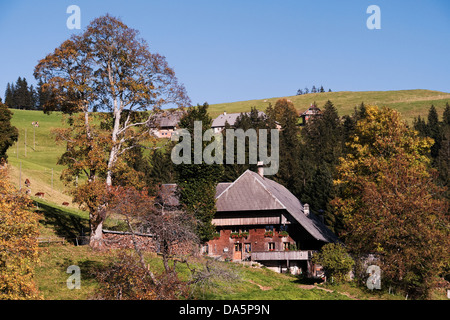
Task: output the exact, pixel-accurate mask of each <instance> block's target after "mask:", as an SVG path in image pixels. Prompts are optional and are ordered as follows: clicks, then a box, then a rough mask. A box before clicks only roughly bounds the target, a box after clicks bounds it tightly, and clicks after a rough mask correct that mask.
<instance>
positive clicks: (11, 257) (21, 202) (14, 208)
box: [0, 169, 39, 300]
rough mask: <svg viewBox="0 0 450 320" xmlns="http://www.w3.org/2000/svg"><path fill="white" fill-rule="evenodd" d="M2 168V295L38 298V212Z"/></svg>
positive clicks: (0, 211) (8, 298) (0, 279)
mask: <svg viewBox="0 0 450 320" xmlns="http://www.w3.org/2000/svg"><path fill="white" fill-rule="evenodd" d="M31 205H32V203H31V201H30V200H29V199H28V198H27V197H26V195H24V194H23V193H21V192H19V191H18V190H17V189H15V188H14V187H13V186H12V185H11V184H10V183H9V182H8V176H7V170H6V169H0V299H7V300H17V299H37V298H39V292H38V289H37V287H36V285H35V282H34V268H35V266H36V264H37V262H38V241H37V237H38V216H37V214H36V213H34V212H33V211H32V210H31V209H30V207H31Z"/></svg>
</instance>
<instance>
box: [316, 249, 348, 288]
mask: <svg viewBox="0 0 450 320" xmlns="http://www.w3.org/2000/svg"><path fill="white" fill-rule="evenodd" d="M312 262H313V263H314V264H319V265H321V266H322V267H323V268H324V269H325V273H326V274H327V275H328V276H331V277H333V278H334V280H335V281H337V282H340V281H344V280H345V278H346V275H347V274H348V273H349V272H350V270H351V269H352V267H353V265H354V264H355V262H354V261H353V259H352V257H350V255H349V254H348V252H347V250H346V249H345V247H344V246H343V245H342V244H338V243H328V244H326V245H324V246H323V247H322V249H321V250H320V252H318V253H315V254H314V256H313V258H312Z"/></svg>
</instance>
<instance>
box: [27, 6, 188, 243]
mask: <svg viewBox="0 0 450 320" xmlns="http://www.w3.org/2000/svg"><path fill="white" fill-rule="evenodd" d="M35 77H36V78H37V79H38V80H41V81H42V83H43V84H42V85H41V86H40V88H41V90H42V91H43V92H44V93H45V94H46V96H47V97H48V98H47V99H46V101H45V104H44V105H43V108H44V111H46V112H50V111H53V110H59V111H62V112H64V113H68V114H76V113H80V114H81V115H82V117H81V119H82V122H81V124H82V126H81V127H79V128H78V130H75V131H73V135H72V134H71V132H70V131H69V132H66V134H65V135H61V136H62V137H64V139H66V140H67V141H68V142H71V143H76V142H75V141H76V140H77V139H82V140H83V145H79V148H69V146H68V150H67V152H66V153H65V154H64V156H63V158H64V160H63V161H64V162H66V164H68V167H69V171H66V176H67V175H70V174H72V176H74V177H75V176H77V174H78V173H80V172H84V173H85V175H86V178H87V179H86V181H87V182H86V183H87V184H89V183H96V184H97V187H96V189H98V187H99V186H100V185H101V184H102V183H103V185H104V187H105V188H106V189H109V188H110V187H111V186H112V185H113V181H114V178H115V174H116V170H117V168H118V167H119V166H120V164H121V161H122V158H123V156H124V155H125V154H126V153H127V152H128V150H130V149H132V148H136V147H138V146H140V142H141V141H142V140H143V139H145V138H146V137H147V134H148V130H147V126H146V125H147V124H148V123H149V121H150V120H151V117H152V114H153V113H152V112H149V111H150V110H159V109H160V108H161V107H163V106H166V105H170V106H179V107H183V106H186V105H189V98H188V97H187V95H186V92H185V89H184V87H183V86H182V85H180V84H179V83H178V80H177V78H176V77H175V72H174V71H173V69H172V68H170V67H169V65H168V64H167V62H166V60H165V58H164V57H163V56H161V55H160V54H158V53H151V52H150V50H149V47H148V44H147V43H146V41H145V40H143V39H142V38H140V37H139V36H138V31H137V30H135V29H132V28H129V27H128V26H127V25H125V24H124V23H123V22H122V21H120V20H119V19H117V18H114V17H111V16H109V15H106V16H102V17H99V18H97V19H94V20H93V21H92V22H91V23H90V24H89V25H88V26H87V29H86V30H85V31H84V32H83V33H82V34H79V35H73V36H72V37H71V38H70V39H69V40H66V41H65V42H64V43H62V44H61V45H60V46H59V47H58V48H56V49H55V51H54V52H53V53H51V54H49V55H47V56H46V57H45V58H44V59H42V60H40V61H39V63H38V65H37V66H36V68H35ZM94 111H104V112H105V113H103V115H107V117H106V119H105V118H103V119H102V121H101V123H102V125H101V126H98V125H97V123H98V122H99V121H95V117H94ZM69 119H70V123H71V124H74V123H75V122H74V121H75V120H74V119H75V118H74V117H70V118H69ZM76 119H77V120H80V118H78V117H76ZM99 137H101V139H99ZM105 139H106V140H105ZM79 141H81V140H79ZM99 143H100V144H102V147H100V146H99ZM82 149H85V153H84V154H83V152H82ZM101 149H102V150H103V152H104V154H101V155H100V154H98V152H101V151H100V150H101ZM94 150H95V151H94ZM91 152H93V153H95V155H96V158H95V159H94V160H92V161H91V162H92V163H91V162H90V161H89V160H91V159H90V158H89V153H91ZM97 156H98V157H97ZM80 157H81V158H80ZM80 159H81V160H82V162H83V163H84V164H83V165H82V164H81V163H80ZM80 166H82V168H81V167H80ZM92 169H93V170H92ZM98 199H105V198H104V197H99V198H98ZM78 200H79V201H80V203H85V201H87V200H91V199H90V198H89V196H88V194H86V196H83V197H81V198H78ZM106 205H107V202H105V201H104V200H101V201H100V200H99V201H98V202H97V205H96V206H95V207H97V209H96V210H93V209H91V245H93V246H97V245H99V244H101V241H100V240H101V238H102V233H101V230H102V223H103V220H104V219H103V218H101V217H102V216H103V212H104V209H105V206H106ZM93 221H97V222H96V223H92V222H93Z"/></svg>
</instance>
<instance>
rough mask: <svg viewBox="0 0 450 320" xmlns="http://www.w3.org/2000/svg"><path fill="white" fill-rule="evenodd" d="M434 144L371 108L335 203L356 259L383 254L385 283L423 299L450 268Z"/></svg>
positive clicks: (344, 165)
mask: <svg viewBox="0 0 450 320" xmlns="http://www.w3.org/2000/svg"><path fill="white" fill-rule="evenodd" d="M431 144H432V140H431V139H429V138H420V137H418V135H417V132H416V131H414V130H411V129H409V128H408V126H407V125H406V123H405V122H404V121H402V120H401V118H400V115H399V113H397V112H396V111H394V110H391V109H388V108H383V109H378V108H377V107H370V106H369V107H367V108H366V116H365V118H363V119H362V120H360V121H358V123H357V125H356V128H355V132H354V135H353V137H352V139H351V141H350V142H349V150H351V152H350V153H349V154H347V156H346V158H345V159H342V158H341V163H340V165H339V166H338V179H337V181H336V183H337V184H338V185H339V186H340V188H341V189H340V195H339V197H337V198H336V199H335V200H334V204H336V206H337V208H338V213H339V214H341V215H342V217H343V221H344V225H345V231H346V233H345V234H344V239H345V243H346V244H347V245H348V246H349V248H350V249H351V251H352V252H353V253H354V254H356V255H357V256H363V255H367V254H369V253H372V254H376V255H377V256H378V257H379V259H380V263H381V270H382V274H383V279H384V280H385V281H386V282H387V283H391V284H394V285H396V286H398V287H400V288H402V289H404V290H405V291H407V292H408V293H409V294H410V295H414V296H416V297H420V296H422V297H423V296H426V295H427V293H428V292H429V290H430V288H432V284H433V281H434V280H435V279H436V276H437V275H439V273H440V272H442V270H443V268H444V267H445V265H446V264H448V261H449V252H448V248H449V246H450V241H449V239H450V237H449V226H450V224H449V217H448V201H445V200H444V199H443V198H442V192H443V190H442V188H440V187H438V186H437V185H435V184H434V180H433V176H432V175H433V169H431V168H430V167H431V166H430V159H429V157H428V154H429V150H430V147H431Z"/></svg>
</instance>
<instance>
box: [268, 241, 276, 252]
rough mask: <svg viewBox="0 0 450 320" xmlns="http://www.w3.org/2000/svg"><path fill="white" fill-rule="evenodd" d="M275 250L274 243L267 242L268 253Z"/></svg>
mask: <svg viewBox="0 0 450 320" xmlns="http://www.w3.org/2000/svg"><path fill="white" fill-rule="evenodd" d="M274 250H275V242H269V251H274Z"/></svg>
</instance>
